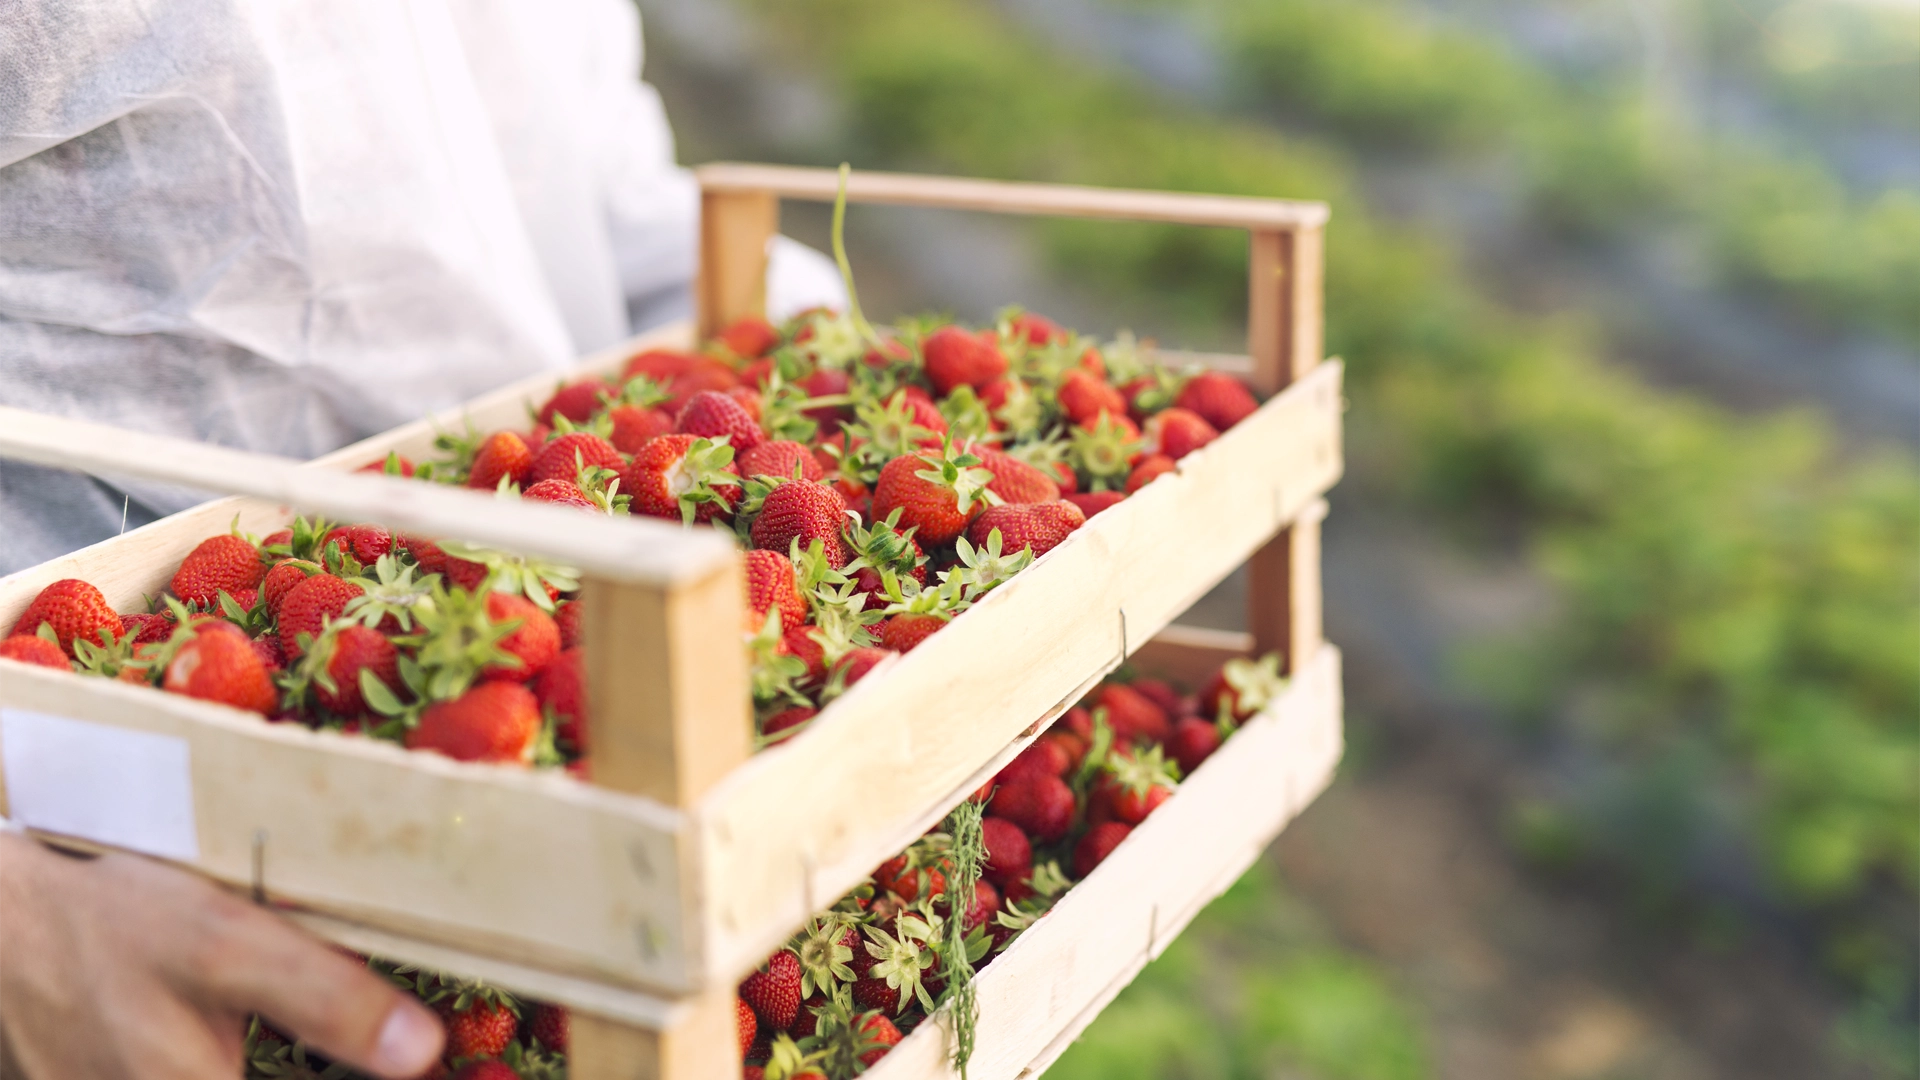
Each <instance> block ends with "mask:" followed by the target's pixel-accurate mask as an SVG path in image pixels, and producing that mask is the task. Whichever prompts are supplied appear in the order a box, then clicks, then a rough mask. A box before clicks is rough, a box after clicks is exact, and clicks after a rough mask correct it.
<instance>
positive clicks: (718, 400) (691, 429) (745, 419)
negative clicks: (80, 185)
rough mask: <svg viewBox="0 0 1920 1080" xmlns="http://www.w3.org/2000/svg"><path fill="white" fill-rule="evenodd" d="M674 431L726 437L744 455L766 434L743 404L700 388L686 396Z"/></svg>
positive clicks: (704, 436)
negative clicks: (693, 393)
mask: <svg viewBox="0 0 1920 1080" xmlns="http://www.w3.org/2000/svg"><path fill="white" fill-rule="evenodd" d="M673 427H674V430H675V431H678V432H681V433H682V434H686V435H697V436H699V437H701V438H703V439H718V438H720V437H721V436H722V435H725V436H728V437H729V440H728V445H730V446H732V447H733V450H734V453H736V454H744V453H746V452H747V451H749V450H751V449H753V448H754V447H756V446H759V445H760V444H761V443H762V442H765V441H766V438H767V434H766V432H764V431H761V430H760V425H759V424H757V423H755V422H754V419H753V416H752V414H751V413H749V412H748V411H747V410H746V407H745V406H743V405H741V404H740V403H739V402H738V401H735V400H734V399H733V398H730V397H728V396H727V395H726V394H724V393H721V392H719V391H714V390H702V391H701V392H699V393H697V394H695V395H693V396H692V397H691V398H688V399H687V404H686V407H685V408H682V409H681V410H680V414H679V416H678V417H676V418H675V419H674V422H673Z"/></svg>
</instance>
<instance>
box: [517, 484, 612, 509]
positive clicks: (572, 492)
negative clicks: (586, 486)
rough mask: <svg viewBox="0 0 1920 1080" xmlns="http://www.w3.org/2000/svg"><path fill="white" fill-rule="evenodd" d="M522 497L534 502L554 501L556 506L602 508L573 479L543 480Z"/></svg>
mask: <svg viewBox="0 0 1920 1080" xmlns="http://www.w3.org/2000/svg"><path fill="white" fill-rule="evenodd" d="M521 494H522V497H524V498H527V499H530V500H532V501H534V502H544V503H553V504H554V505H555V506H572V507H577V508H579V509H581V510H592V511H593V512H595V513H599V512H600V508H599V507H597V506H595V505H594V504H593V500H592V499H589V498H587V493H586V492H584V491H582V490H580V485H579V484H576V483H574V482H573V481H571V480H561V479H558V478H555V479H553V480H542V481H540V482H539V483H537V484H535V485H533V486H532V487H530V488H528V489H527V490H526V491H524V492H522V493H521Z"/></svg>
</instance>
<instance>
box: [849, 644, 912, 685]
mask: <svg viewBox="0 0 1920 1080" xmlns="http://www.w3.org/2000/svg"><path fill="white" fill-rule="evenodd" d="M898 655H900V654H899V653H896V652H894V651H893V650H892V649H879V648H874V647H872V646H862V647H861V648H858V649H849V650H847V654H846V655H845V656H843V657H841V658H840V662H839V663H838V664H835V665H834V668H833V670H834V671H836V672H844V673H845V677H844V679H843V682H842V685H844V686H846V687H847V688H848V689H849V690H851V689H852V688H853V684H854V683H857V682H859V681H860V680H861V679H864V678H866V677H867V673H868V672H870V671H872V670H873V669H874V668H876V667H879V666H880V662H881V661H883V660H885V659H887V658H888V657H890V656H898Z"/></svg>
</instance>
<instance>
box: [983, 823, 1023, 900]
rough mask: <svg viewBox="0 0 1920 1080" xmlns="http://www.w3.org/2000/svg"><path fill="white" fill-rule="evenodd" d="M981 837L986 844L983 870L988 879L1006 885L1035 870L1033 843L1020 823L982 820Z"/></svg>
mask: <svg viewBox="0 0 1920 1080" xmlns="http://www.w3.org/2000/svg"><path fill="white" fill-rule="evenodd" d="M980 839H981V840H982V841H984V842H985V844H986V847H987V863H986V866H985V867H983V868H982V869H981V873H983V874H985V875H986V878H987V880H988V881H992V882H994V883H996V884H999V885H1005V884H1007V883H1008V882H1010V881H1019V880H1020V879H1021V878H1024V877H1026V876H1027V874H1029V873H1030V872H1032V870H1033V845H1031V844H1029V843H1028V842H1027V834H1026V833H1023V832H1021V831H1020V826H1018V825H1015V824H1014V823H1013V822H1011V821H1008V820H1007V819H1005V818H998V817H988V818H983V819H981V822H980Z"/></svg>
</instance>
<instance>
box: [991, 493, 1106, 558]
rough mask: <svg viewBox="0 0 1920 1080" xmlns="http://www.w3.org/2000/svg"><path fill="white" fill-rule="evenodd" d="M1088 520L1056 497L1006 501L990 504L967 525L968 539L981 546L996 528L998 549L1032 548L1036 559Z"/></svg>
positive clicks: (1072, 506)
mask: <svg viewBox="0 0 1920 1080" xmlns="http://www.w3.org/2000/svg"><path fill="white" fill-rule="evenodd" d="M1086 523H1087V515H1085V514H1083V513H1081V512H1080V508H1079V507H1078V506H1075V505H1074V504H1072V503H1070V502H1068V501H1066V500H1065V499H1059V500H1056V501H1054V502H1047V503H1008V504H1007V505H1005V506H990V507H988V508H987V509H986V510H984V511H982V512H981V514H980V516H979V517H977V518H974V519H973V524H972V525H969V526H967V540H968V541H969V542H970V543H972V544H973V546H974V547H981V546H984V545H985V544H986V542H987V540H988V538H989V537H991V536H992V535H993V531H994V530H995V529H998V530H1000V550H1001V551H1002V552H1016V551H1019V550H1020V549H1022V548H1029V547H1030V548H1032V549H1033V557H1034V558H1036V559H1037V558H1039V557H1040V556H1042V555H1045V554H1046V553H1047V552H1049V551H1052V550H1053V549H1054V548H1056V547H1059V546H1060V542H1061V541H1062V540H1065V539H1066V538H1067V537H1068V536H1070V535H1072V533H1073V531H1074V530H1075V529H1078V528H1079V527H1080V526H1082V525H1085V524H1086Z"/></svg>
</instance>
